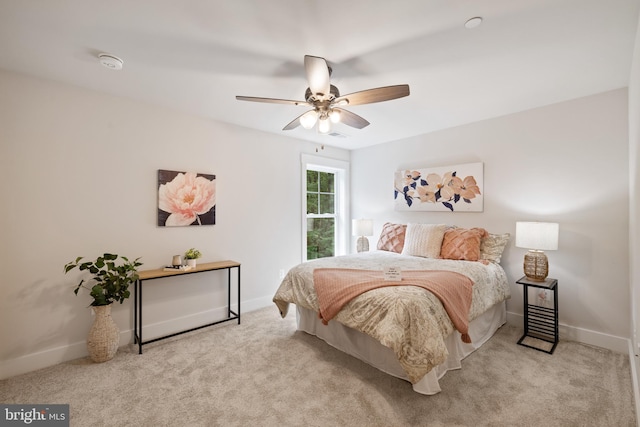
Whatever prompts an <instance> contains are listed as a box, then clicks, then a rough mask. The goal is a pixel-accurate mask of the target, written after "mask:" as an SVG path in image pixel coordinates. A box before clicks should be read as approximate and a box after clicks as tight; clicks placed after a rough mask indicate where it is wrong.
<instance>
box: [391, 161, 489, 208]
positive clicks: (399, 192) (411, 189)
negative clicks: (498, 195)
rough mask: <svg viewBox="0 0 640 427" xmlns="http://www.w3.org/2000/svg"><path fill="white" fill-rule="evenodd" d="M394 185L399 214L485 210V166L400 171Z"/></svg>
mask: <svg viewBox="0 0 640 427" xmlns="http://www.w3.org/2000/svg"><path fill="white" fill-rule="evenodd" d="M394 181H395V185H394V187H395V188H394V193H393V195H394V199H395V203H396V204H395V207H396V210H399V211H445V212H446V211H451V212H454V211H456V210H457V211H466V212H482V210H483V206H482V204H483V203H482V202H483V200H482V191H481V188H482V186H483V165H482V163H469V164H465V165H456V166H447V167H441V168H430V169H415V170H412V169H406V170H401V171H398V172H396V174H395V180H394Z"/></svg>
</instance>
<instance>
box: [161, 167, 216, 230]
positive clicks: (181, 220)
mask: <svg viewBox="0 0 640 427" xmlns="http://www.w3.org/2000/svg"><path fill="white" fill-rule="evenodd" d="M215 223H216V176H215V175H207V174H203V173H196V172H177V171H169V170H162V169H160V170H158V226H161V227H164V226H166V227H175V226H188V225H213V224H215Z"/></svg>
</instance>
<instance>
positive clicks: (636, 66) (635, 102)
mask: <svg viewBox="0 0 640 427" xmlns="http://www.w3.org/2000/svg"><path fill="white" fill-rule="evenodd" d="M638 28H640V21H639V25H638ZM639 191H640V31H638V32H637V33H636V40H635V44H634V51H633V62H632V65H631V73H630V77H629V201H630V203H629V207H630V211H629V238H630V245H629V259H630V260H631V263H630V264H631V265H630V267H631V272H630V276H631V296H632V298H630V301H631V309H632V313H631V314H632V319H631V321H632V334H633V351H634V352H635V354H639V353H640V351H639V348H638V347H639V346H640V337H639V336H638V331H640V313H639V310H640V265H638V263H637V262H634V261H636V260H637V259H638V257H639V256H640V223H639V220H640V219H639V218H638V215H640V194H639Z"/></svg>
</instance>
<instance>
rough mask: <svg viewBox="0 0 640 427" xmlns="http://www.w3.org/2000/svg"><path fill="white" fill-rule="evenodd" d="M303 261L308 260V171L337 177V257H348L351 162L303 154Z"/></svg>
mask: <svg viewBox="0 0 640 427" xmlns="http://www.w3.org/2000/svg"><path fill="white" fill-rule="evenodd" d="M300 159H301V163H302V173H301V180H302V197H301V199H302V207H301V209H300V210H301V211H302V260H303V261H306V260H307V170H308V169H311V170H318V171H321V172H331V173H334V174H335V175H336V181H335V185H336V188H335V194H336V206H335V209H336V216H337V219H336V236H335V237H336V255H346V254H347V248H348V246H349V219H348V218H349V200H350V199H349V176H350V173H349V162H347V161H344V160H337V159H330V158H327V157H321V156H313V155H311V154H302V155H301V157H300Z"/></svg>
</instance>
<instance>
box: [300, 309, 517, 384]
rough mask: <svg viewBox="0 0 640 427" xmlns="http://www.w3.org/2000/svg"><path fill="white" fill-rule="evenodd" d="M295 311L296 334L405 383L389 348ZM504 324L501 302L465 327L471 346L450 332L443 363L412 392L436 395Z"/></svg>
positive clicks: (306, 312)
mask: <svg viewBox="0 0 640 427" xmlns="http://www.w3.org/2000/svg"><path fill="white" fill-rule="evenodd" d="M296 311H297V316H296V320H297V323H298V330H300V331H304V332H306V333H308V334H311V335H315V336H317V337H318V338H321V339H322V340H324V341H326V342H327V343H328V344H329V345H331V346H333V347H335V348H337V349H338V350H340V351H343V352H345V353H347V354H350V355H351V356H353V357H356V358H358V359H360V360H362V361H363V362H366V363H368V364H369V365H371V366H373V367H375V368H377V369H379V370H381V371H383V372H386V373H387V374H389V375H393V376H394V377H397V378H402V379H403V380H407V381H408V378H407V376H406V374H405V373H404V370H403V369H402V367H401V366H400V363H399V362H398V359H397V358H396V356H395V354H394V353H393V350H391V349H390V348H388V347H385V346H383V345H382V344H380V343H379V342H378V341H376V340H375V339H373V338H371V337H370V336H368V335H366V334H363V333H362V332H359V331H356V330H355V329H351V328H349V327H347V326H344V325H342V324H341V323H339V322H336V321H335V320H334V321H330V322H329V324H328V325H323V324H322V322H321V321H320V319H319V318H318V314H317V313H316V312H314V311H313V310H309V309H306V308H304V307H299V306H297V305H296ZM506 320H507V310H506V304H505V302H501V303H499V304H496V305H495V306H493V307H492V308H490V309H489V310H487V311H486V312H485V313H484V314H482V315H481V316H480V317H478V318H477V319H475V320H474V321H472V322H471V323H470V324H469V335H470V336H471V341H472V343H471V344H466V343H464V342H462V340H461V339H460V332H458V331H454V332H453V333H452V334H451V335H449V336H448V337H447V338H446V340H445V344H446V346H447V350H448V351H449V357H448V358H447V360H446V361H445V362H444V363H442V364H441V365H438V366H436V367H435V368H433V369H432V370H431V371H430V372H429V373H428V374H427V375H425V376H424V377H423V378H422V379H421V380H420V381H419V382H418V383H416V384H413V390H414V391H416V392H418V393H421V394H436V393H439V392H440V391H441V389H440V384H439V383H438V380H439V379H440V378H442V377H443V376H444V374H446V373H447V371H449V370H451V369H460V368H461V367H462V364H461V363H460V362H461V361H462V359H464V358H465V357H467V356H468V355H469V354H471V353H472V352H473V351H474V350H476V349H477V348H479V347H480V346H481V345H482V344H484V343H485V342H487V340H489V338H491V337H492V336H493V334H494V333H495V332H496V331H497V330H498V328H500V327H501V326H502V325H504V324H505V323H506Z"/></svg>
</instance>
